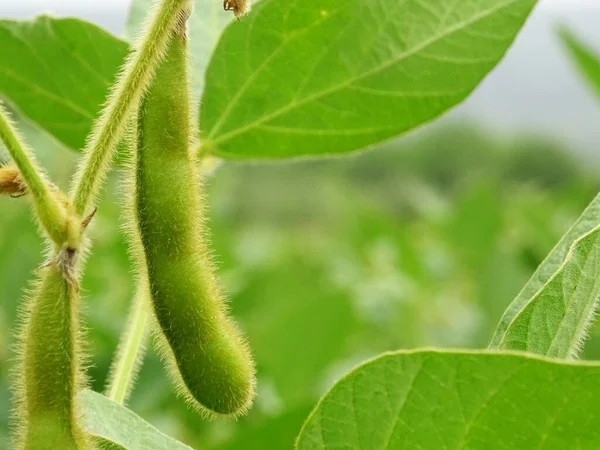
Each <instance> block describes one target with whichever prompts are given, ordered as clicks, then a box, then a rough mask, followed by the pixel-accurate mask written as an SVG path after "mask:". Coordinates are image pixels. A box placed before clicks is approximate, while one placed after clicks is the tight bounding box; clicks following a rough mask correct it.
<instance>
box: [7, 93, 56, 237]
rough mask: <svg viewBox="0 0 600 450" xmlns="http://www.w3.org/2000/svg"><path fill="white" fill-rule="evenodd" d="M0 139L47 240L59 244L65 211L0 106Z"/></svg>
mask: <svg viewBox="0 0 600 450" xmlns="http://www.w3.org/2000/svg"><path fill="white" fill-rule="evenodd" d="M0 140H2V142H4V145H5V146H6V148H7V150H8V152H9V153H10V155H11V157H12V159H13V160H14V162H15V164H16V166H17V167H18V169H19V172H20V173H21V177H22V178H23V180H24V181H25V184H26V185H27V189H28V191H29V193H30V194H31V196H32V198H33V201H34V205H35V208H36V211H37V215H38V217H39V220H40V222H41V224H42V227H43V228H44V229H45V230H46V232H47V233H48V235H49V236H50V239H52V241H54V242H55V243H56V244H57V245H59V246H60V245H62V244H63V243H64V242H65V241H66V239H67V230H66V212H65V209H64V208H63V207H62V206H61V205H60V204H59V202H58V200H57V198H56V196H55V195H54V194H53V193H52V192H51V191H50V189H49V187H48V185H47V183H46V181H44V179H43V177H42V171H41V169H40V168H39V167H38V165H37V162H36V160H35V157H34V156H33V154H32V152H31V151H30V150H29V149H28V148H27V147H26V146H25V145H24V144H23V143H22V142H21V139H20V137H19V135H18V133H17V130H16V129H15V127H14V125H13V124H12V122H11V120H10V118H9V117H8V112H7V111H6V109H5V108H4V106H3V105H2V104H1V103H0Z"/></svg>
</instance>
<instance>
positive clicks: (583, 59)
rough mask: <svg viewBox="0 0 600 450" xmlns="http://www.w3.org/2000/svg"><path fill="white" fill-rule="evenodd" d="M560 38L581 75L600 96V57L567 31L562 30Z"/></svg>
mask: <svg viewBox="0 0 600 450" xmlns="http://www.w3.org/2000/svg"><path fill="white" fill-rule="evenodd" d="M559 36H560V39H561V40H562V42H563V44H564V46H565V48H566V50H567V52H568V53H569V56H570V57H571V59H572V60H573V62H574V64H575V66H576V67H577V69H578V70H579V72H581V75H583V77H584V78H585V79H586V80H587V81H588V83H589V84H590V86H591V87H592V88H593V89H594V91H595V92H596V94H598V95H600V55H598V53H596V52H594V51H593V50H592V49H591V48H589V47H587V46H586V45H585V44H583V43H582V42H580V41H579V40H578V39H577V38H576V37H575V35H574V34H573V33H571V32H570V31H569V30H567V29H562V30H560V33H559Z"/></svg>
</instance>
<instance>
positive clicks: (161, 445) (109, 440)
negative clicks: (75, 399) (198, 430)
mask: <svg viewBox="0 0 600 450" xmlns="http://www.w3.org/2000/svg"><path fill="white" fill-rule="evenodd" d="M79 400H80V401H81V402H82V404H83V416H84V427H85V430H86V432H87V433H89V434H90V435H92V436H93V437H94V438H96V439H98V440H99V441H100V442H101V446H102V448H106V449H118V448H124V449H125V450H191V447H188V446H187V445H184V444H182V443H181V442H178V441H176V440H175V439H173V438H171V437H169V436H167V435H166V434H163V433H161V432H160V431H158V430H157V429H156V428H154V427H153V426H152V425H150V424H149V423H148V422H146V421H144V420H143V419H142V418H140V417H139V416H137V415H136V414H135V413H133V412H132V411H130V410H128V409H127V408H125V407H123V406H121V405H119V404H117V403H115V402H113V401H111V400H109V399H108V398H107V397H105V396H104V395H102V394H98V393H97V392H94V391H90V390H84V391H82V392H81V393H80V394H79Z"/></svg>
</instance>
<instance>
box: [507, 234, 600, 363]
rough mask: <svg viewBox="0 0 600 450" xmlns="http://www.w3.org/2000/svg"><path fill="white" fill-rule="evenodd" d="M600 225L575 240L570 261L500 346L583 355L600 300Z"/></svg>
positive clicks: (554, 354)
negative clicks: (584, 340) (580, 353)
mask: <svg viewBox="0 0 600 450" xmlns="http://www.w3.org/2000/svg"><path fill="white" fill-rule="evenodd" d="M599 275H600V228H595V229H594V230H593V231H591V232H590V233H588V234H586V235H585V236H583V237H582V238H580V239H579V240H578V241H576V242H575V243H574V244H573V247H572V249H571V251H570V252H569V254H568V255H567V258H566V260H565V262H564V264H563V265H562V266H561V267H560V269H559V270H558V271H557V272H556V273H555V274H554V275H553V276H552V278H551V279H550V280H549V281H548V282H547V283H546V284H545V285H544V287H543V288H542V289H541V290H540V291H539V292H538V293H537V294H535V295H534V296H533V297H532V298H531V300H530V301H529V302H528V303H527V304H526V305H525V306H523V308H522V309H521V310H520V311H519V313H518V314H517V315H516V317H515V318H514V319H513V320H512V322H511V323H510V325H509V326H508V328H507V330H506V331H505V333H504V336H503V337H502V340H501V341H500V343H499V344H498V347H499V348H500V349H502V350H520V351H527V352H531V353H537V354H540V355H544V356H551V357H556V358H572V357H575V356H577V352H578V351H579V350H580V349H581V343H582V341H583V339H584V338H585V337H586V335H587V330H588V328H589V326H590V324H591V322H592V320H593V318H594V316H595V313H596V310H597V308H598V299H599V298H600V283H599V282H598V276H599Z"/></svg>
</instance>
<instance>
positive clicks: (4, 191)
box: [0, 164, 27, 197]
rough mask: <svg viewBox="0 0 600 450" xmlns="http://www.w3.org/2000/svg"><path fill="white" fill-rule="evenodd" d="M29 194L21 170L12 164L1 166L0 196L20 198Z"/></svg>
mask: <svg viewBox="0 0 600 450" xmlns="http://www.w3.org/2000/svg"><path fill="white" fill-rule="evenodd" d="M26 193H27V188H26V187H25V182H24V181H23V178H22V177H21V173H20V172H19V169H17V168H16V167H15V166H13V165H12V164H8V165H5V166H0V195H10V196H12V197H20V196H22V195H25V194H26Z"/></svg>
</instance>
